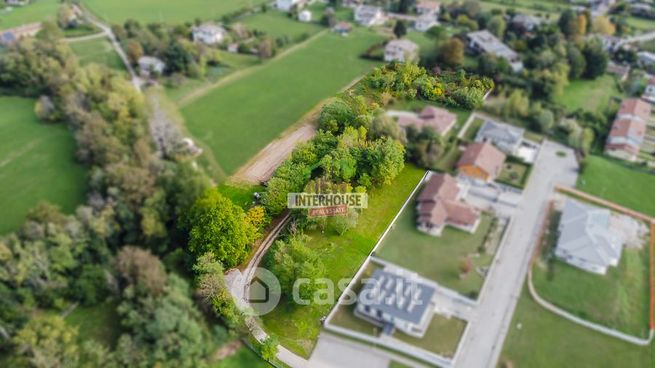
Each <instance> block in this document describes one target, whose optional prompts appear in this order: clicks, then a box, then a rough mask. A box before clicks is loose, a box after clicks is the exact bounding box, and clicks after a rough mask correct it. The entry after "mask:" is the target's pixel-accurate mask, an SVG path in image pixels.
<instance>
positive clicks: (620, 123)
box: [610, 119, 646, 138]
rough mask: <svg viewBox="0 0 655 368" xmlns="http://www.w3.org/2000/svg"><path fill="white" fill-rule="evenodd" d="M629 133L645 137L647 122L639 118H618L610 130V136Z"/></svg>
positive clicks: (622, 135)
mask: <svg viewBox="0 0 655 368" xmlns="http://www.w3.org/2000/svg"><path fill="white" fill-rule="evenodd" d="M628 135H631V136H635V137H638V138H643V137H644V136H645V135H646V123H645V122H644V121H641V120H637V119H617V120H615V121H614V124H613V125H612V130H610V137H626V136H628Z"/></svg>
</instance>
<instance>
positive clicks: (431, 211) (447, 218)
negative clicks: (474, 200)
mask: <svg viewBox="0 0 655 368" xmlns="http://www.w3.org/2000/svg"><path fill="white" fill-rule="evenodd" d="M465 195H466V188H465V187H464V186H463V185H460V184H459V183H458V182H457V179H455V178H454V177H452V176H450V175H447V174H437V173H433V174H432V175H431V176H430V178H429V179H428V182H427V184H425V187H424V188H423V190H422V191H421V193H420V194H419V196H418V198H417V200H416V202H417V204H416V212H417V214H418V216H417V218H416V228H417V229H418V230H419V231H422V232H424V233H427V234H430V235H432V236H441V233H442V232H443V229H444V228H445V227H446V226H452V227H455V228H457V229H460V230H464V231H466V232H469V233H474V232H475V230H476V229H477V228H478V225H479V224H480V211H478V210H477V209H475V208H473V207H471V206H470V205H468V204H467V203H465V202H463V201H462V198H463V197H464V196H465Z"/></svg>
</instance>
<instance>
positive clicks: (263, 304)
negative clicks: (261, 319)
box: [243, 267, 282, 316]
mask: <svg viewBox="0 0 655 368" xmlns="http://www.w3.org/2000/svg"><path fill="white" fill-rule="evenodd" d="M243 295H244V299H245V300H246V302H247V303H248V305H249V306H250V313H251V314H253V315H256V316H262V315H264V314H267V313H269V312H270V311H272V310H273V309H275V307H276V306H277V304H278V303H279V301H280V297H281V295H282V290H281V288H280V281H279V280H278V279H277V277H276V276H275V275H274V274H273V273H272V272H270V271H269V270H267V269H265V268H259V267H258V268H257V269H256V270H255V273H254V276H253V277H252V279H251V281H250V284H248V285H246V286H245V290H244V293H243Z"/></svg>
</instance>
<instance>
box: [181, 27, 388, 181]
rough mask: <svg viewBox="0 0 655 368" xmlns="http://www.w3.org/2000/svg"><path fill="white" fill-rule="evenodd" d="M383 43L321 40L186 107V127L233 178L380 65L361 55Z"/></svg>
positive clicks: (365, 38)
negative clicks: (276, 140)
mask: <svg viewBox="0 0 655 368" xmlns="http://www.w3.org/2000/svg"><path fill="white" fill-rule="evenodd" d="M381 39H382V36H380V35H378V34H377V33H375V32H373V31H369V30H357V31H355V32H353V33H352V34H351V35H350V36H349V37H340V36H337V35H335V34H332V33H325V34H321V35H318V36H316V38H314V39H311V40H309V41H307V42H306V43H303V44H300V45H297V46H295V49H293V50H289V52H288V53H287V54H285V55H281V56H280V57H278V58H276V59H274V60H271V61H269V62H267V63H265V64H263V65H261V66H260V67H258V69H256V70H252V69H251V70H248V71H246V72H248V73H244V75H242V76H240V78H234V79H232V80H230V81H229V83H226V84H224V85H222V86H220V87H219V88H215V89H213V90H211V91H209V92H208V93H207V94H205V95H203V96H202V97H200V98H197V99H196V100H193V101H191V102H190V104H188V105H184V106H183V108H182V114H183V115H184V118H185V120H186V123H187V127H188V129H189V131H190V132H191V134H192V135H193V136H194V137H195V138H196V139H197V140H198V141H199V142H200V143H201V144H204V145H205V146H207V147H209V148H210V149H211V153H213V156H214V157H215V160H216V161H217V162H218V164H219V165H220V166H221V168H222V171H223V174H224V175H225V174H227V175H229V174H232V173H234V172H235V171H236V170H237V169H238V168H239V167H240V166H241V165H243V164H245V163H246V162H247V161H248V160H249V159H250V158H251V157H253V156H254V155H255V154H256V153H257V152H259V151H260V150H261V149H262V148H264V147H265V146H266V145H267V144H268V143H269V142H270V141H272V140H273V139H274V138H276V137H278V136H279V135H280V134H281V133H282V132H283V131H284V130H286V129H287V128H288V127H290V126H292V125H293V124H294V123H296V122H297V121H298V120H299V119H300V118H301V117H302V116H303V115H304V114H305V113H306V112H307V111H309V110H311V109H312V108H313V107H315V106H316V105H317V104H318V103H320V102H321V101H323V100H324V99H326V98H328V97H330V96H333V95H334V94H335V93H336V92H338V91H339V90H340V89H342V88H344V87H346V86H347V85H348V84H350V83H351V82H353V81H355V80H356V79H357V78H358V77H360V76H361V75H363V74H364V73H366V72H368V71H369V70H370V69H371V68H373V67H374V66H375V65H377V63H375V62H371V61H367V60H363V59H360V58H359V54H360V53H362V52H363V51H365V50H366V48H368V47H369V46H370V45H371V44H373V43H376V42H379V41H380V40H381ZM271 91H274V92H275V93H271ZM208 154H210V153H208ZM212 174H213V175H214V176H215V177H216V176H219V173H217V172H216V170H212Z"/></svg>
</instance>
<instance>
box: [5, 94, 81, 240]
mask: <svg viewBox="0 0 655 368" xmlns="http://www.w3.org/2000/svg"><path fill="white" fill-rule="evenodd" d="M0 111H1V112H2V113H0V208H2V211H3V215H2V216H1V217H0V234H4V233H7V232H9V231H11V230H14V229H16V228H17V227H18V226H19V225H20V224H21V223H22V222H23V220H24V218H25V215H26V214H27V212H28V211H29V210H30V209H31V208H32V207H34V206H35V205H36V204H37V203H38V202H39V201H50V202H52V203H54V204H56V205H59V206H60V207H61V209H62V210H63V211H65V212H71V211H73V210H74V209H75V207H76V206H77V205H78V204H79V203H82V202H83V201H84V197H85V192H86V182H87V181H86V171H85V169H84V168H83V167H82V166H81V165H79V164H77V163H75V161H74V155H75V141H74V139H73V136H72V134H71V133H70V132H69V131H68V129H67V128H66V126H65V125H64V124H54V125H45V124H41V123H40V122H39V121H38V120H37V119H36V116H35V115H34V112H33V111H34V100H31V99H24V98H17V97H0Z"/></svg>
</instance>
